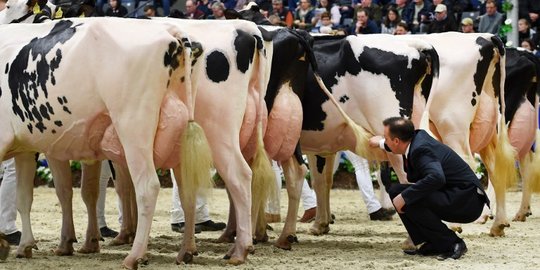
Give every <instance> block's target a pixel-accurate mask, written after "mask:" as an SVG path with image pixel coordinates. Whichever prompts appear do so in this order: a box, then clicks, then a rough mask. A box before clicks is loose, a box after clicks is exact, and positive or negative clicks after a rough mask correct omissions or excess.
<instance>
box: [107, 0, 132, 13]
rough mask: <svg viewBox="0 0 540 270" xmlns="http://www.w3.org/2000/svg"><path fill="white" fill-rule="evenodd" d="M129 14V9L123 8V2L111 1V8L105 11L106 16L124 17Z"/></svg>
mask: <svg viewBox="0 0 540 270" xmlns="http://www.w3.org/2000/svg"><path fill="white" fill-rule="evenodd" d="M127 13H128V11H127V8H126V7H124V6H122V0H109V8H107V10H106V11H105V16H108V17H124V16H126V15H127Z"/></svg>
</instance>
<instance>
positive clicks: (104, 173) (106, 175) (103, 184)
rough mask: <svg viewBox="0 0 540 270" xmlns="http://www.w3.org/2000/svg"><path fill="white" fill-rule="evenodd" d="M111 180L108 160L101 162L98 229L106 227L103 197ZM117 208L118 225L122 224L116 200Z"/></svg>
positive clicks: (118, 201)
mask: <svg viewBox="0 0 540 270" xmlns="http://www.w3.org/2000/svg"><path fill="white" fill-rule="evenodd" d="M110 178H112V171H111V167H110V166H109V161H108V160H103V161H102V162H101V174H100V176H99V197H98V201H97V209H96V210H97V219H98V227H99V228H103V227H105V226H107V221H106V220H105V197H106V195H107V184H108V183H109V179H110ZM117 207H118V223H119V224H122V203H121V202H120V199H119V198H118V199H117Z"/></svg>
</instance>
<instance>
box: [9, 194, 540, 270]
mask: <svg viewBox="0 0 540 270" xmlns="http://www.w3.org/2000/svg"><path fill="white" fill-rule="evenodd" d="M171 191H172V189H162V190H161V192H160V194H159V199H158V209H157V211H156V215H155V217H154V223H153V226H152V232H151V240H150V245H149V259H150V261H149V265H147V266H144V267H141V268H143V269H175V268H181V267H185V266H176V265H175V264H174V261H175V257H176V254H177V251H178V250H179V244H180V240H181V237H182V235H181V234H178V233H175V232H172V231H171V229H170V224H169V223H170V220H169V210H170V206H171V199H170V198H171ZM79 193H80V189H76V190H75V196H74V211H75V219H76V220H75V226H76V231H77V237H78V239H79V241H80V242H82V240H83V235H84V230H85V229H86V215H85V210H84V209H85V208H84V206H83V203H82V200H81V198H80V194H79ZM520 196H521V194H520V193H517V192H510V193H509V194H508V195H507V198H508V200H509V204H508V206H507V209H508V215H509V217H513V215H514V214H515V211H516V210H517V208H518V206H519V200H520ZM107 199H108V205H107V209H106V214H107V221H108V223H109V226H110V227H112V228H113V229H117V228H118V222H117V210H116V195H115V194H114V190H113V189H112V188H109V189H108V197H107ZM286 201H287V200H286V194H285V191H282V206H281V209H282V211H281V213H282V217H284V216H285V211H286ZM332 206H333V210H332V212H333V213H335V215H336V218H337V219H336V223H335V224H334V225H332V226H331V231H330V233H329V234H328V235H325V236H322V237H316V236H312V235H309V234H308V229H309V226H310V224H303V223H301V224H299V226H298V238H299V241H300V243H299V244H296V245H294V246H293V250H292V251H284V250H280V249H277V248H275V247H273V245H272V243H273V242H274V241H275V239H276V238H277V235H278V233H279V231H280V230H281V227H282V226H283V223H273V224H271V225H272V226H273V227H274V228H275V231H274V232H270V243H266V244H262V245H261V244H259V245H257V246H256V253H255V254H254V255H250V256H249V257H248V262H247V263H246V264H245V265H242V266H238V267H232V266H228V265H227V264H226V263H225V261H224V260H223V259H221V258H222V257H223V255H224V254H225V252H226V250H227V249H228V248H229V244H219V243H216V241H215V239H216V238H217V237H218V236H219V235H220V232H203V233H201V234H198V235H197V245H198V248H199V256H198V257H195V264H194V265H189V266H188V267H187V268H189V269H216V268H223V267H228V268H234V269H255V268H256V269H540V252H539V251H540V244H539V243H540V218H539V217H538V215H533V216H531V217H529V219H528V220H527V222H525V223H521V222H519V223H518V222H512V223H511V227H510V228H508V229H507V230H506V234H507V236H506V237H502V238H493V237H490V236H488V234H487V232H488V231H489V226H490V225H491V222H490V221H489V222H488V224H486V225H481V224H468V225H465V226H464V232H463V233H462V234H461V237H463V238H464V239H465V241H466V243H467V245H468V247H469V252H468V253H467V254H466V255H465V256H464V257H463V258H462V259H461V260H458V261H453V260H452V261H443V262H439V261H437V260H436V259H435V258H432V257H416V256H410V255H405V254H403V253H402V252H401V250H400V243H401V241H402V240H403V239H405V237H406V234H405V229H404V227H403V226H402V225H401V223H400V221H399V219H398V218H397V217H394V220H393V221H385V222H383V221H369V218H368V215H367V212H366V208H365V206H364V204H363V202H362V200H361V198H360V194H359V192H358V191H357V190H333V191H332ZM532 206H533V207H532V211H533V213H540V210H538V209H539V208H540V201H539V199H538V198H537V197H533V204H532ZM227 209H228V200H227V197H226V194H225V191H224V190H223V189H215V190H214V191H213V194H212V199H211V200H210V211H211V217H212V219H213V220H215V221H225V220H226V218H227ZM301 213H303V210H302V209H300V211H299V215H300V214H301ZM32 220H33V230H34V236H35V238H36V239H37V240H38V241H39V243H38V247H39V250H37V251H34V257H33V258H32V259H15V256H14V249H12V251H11V254H10V257H9V258H8V259H7V260H6V261H5V262H0V269H24V270H27V269H40V270H41V269H77V270H81V269H120V265H121V262H122V260H123V258H124V256H125V255H126V254H127V253H128V251H129V249H130V247H129V246H122V247H111V246H108V245H107V244H108V242H109V241H110V240H106V241H105V242H104V243H103V245H102V249H101V253H100V254H91V255H82V254H78V253H76V254H75V255H74V256H70V257H55V256H54V255H53V254H52V250H53V249H54V248H55V247H56V245H57V244H58V239H59V235H60V226H61V215H60V206H59V203H58V200H57V199H56V195H55V193H54V189H51V188H46V187H39V188H37V189H35V196H34V206H33V212H32ZM19 226H20V223H19ZM80 245H81V244H79V243H75V249H78V248H79V247H80Z"/></svg>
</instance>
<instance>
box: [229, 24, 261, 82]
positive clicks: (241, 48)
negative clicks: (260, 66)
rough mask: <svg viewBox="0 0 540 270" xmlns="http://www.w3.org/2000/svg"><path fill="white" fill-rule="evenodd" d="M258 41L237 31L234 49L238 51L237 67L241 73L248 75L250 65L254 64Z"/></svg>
mask: <svg viewBox="0 0 540 270" xmlns="http://www.w3.org/2000/svg"><path fill="white" fill-rule="evenodd" d="M255 43H256V41H255V39H254V38H253V36H251V35H249V34H248V33H246V32H244V31H242V30H236V38H235V39H234V49H235V51H236V65H237V66H236V67H237V68H238V70H240V72H242V73H246V71H247V70H248V68H249V64H250V63H252V62H253V55H254V52H255V45H256V44H255Z"/></svg>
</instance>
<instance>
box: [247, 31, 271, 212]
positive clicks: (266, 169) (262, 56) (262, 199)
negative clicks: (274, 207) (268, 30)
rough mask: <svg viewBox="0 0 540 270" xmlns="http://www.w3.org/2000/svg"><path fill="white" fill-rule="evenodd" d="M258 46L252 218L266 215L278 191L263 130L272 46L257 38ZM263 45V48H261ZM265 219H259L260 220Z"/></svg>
mask: <svg viewBox="0 0 540 270" xmlns="http://www.w3.org/2000/svg"><path fill="white" fill-rule="evenodd" d="M256 42H258V43H259V44H257V46H256V48H257V49H256V50H255V59H256V61H255V63H256V65H255V67H256V69H257V70H255V71H254V72H253V73H254V76H257V81H256V87H258V88H259V89H258V91H257V92H258V93H259V106H258V107H259V109H258V110H257V131H256V132H257V134H256V135H257V149H256V151H255V156H254V157H253V161H252V162H251V171H252V173H253V174H252V182H251V198H252V201H251V203H252V207H251V209H252V213H251V214H252V217H254V218H255V217H257V215H259V214H261V213H264V207H265V203H266V200H267V198H268V196H269V195H270V194H271V193H272V192H274V190H275V189H276V184H275V176H274V171H273V170H272V164H271V162H270V159H269V158H268V154H267V153H266V150H265V149H264V139H263V137H264V130H263V113H264V110H263V109H262V108H263V106H266V103H265V101H264V97H265V94H266V87H267V85H268V81H269V79H270V68H269V67H270V64H271V61H269V58H270V57H271V53H272V51H273V50H272V48H271V47H269V46H272V43H271V42H268V43H267V47H266V48H265V47H264V41H263V40H262V38H256ZM261 45H262V46H261ZM270 59H271V58H270ZM263 218H264V217H258V220H261V219H263Z"/></svg>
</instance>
